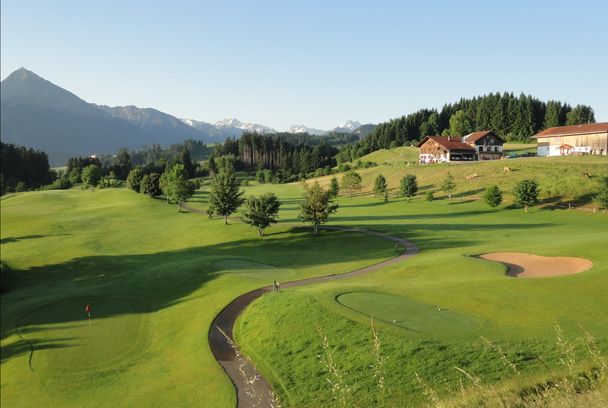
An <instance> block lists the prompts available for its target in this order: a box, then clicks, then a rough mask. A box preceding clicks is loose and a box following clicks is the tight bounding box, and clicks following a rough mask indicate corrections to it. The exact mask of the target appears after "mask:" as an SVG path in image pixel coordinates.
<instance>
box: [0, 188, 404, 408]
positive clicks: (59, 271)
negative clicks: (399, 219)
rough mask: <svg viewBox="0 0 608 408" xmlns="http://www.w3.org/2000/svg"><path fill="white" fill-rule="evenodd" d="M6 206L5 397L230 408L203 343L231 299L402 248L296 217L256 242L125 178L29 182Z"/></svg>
mask: <svg viewBox="0 0 608 408" xmlns="http://www.w3.org/2000/svg"><path fill="white" fill-rule="evenodd" d="M193 205H198V206H200V207H202V208H204V207H205V206H206V200H205V195H204V194H202V193H200V192H199V193H197V196H196V197H195V198H194V203H193ZM290 207H295V204H288V203H287V202H286V204H285V208H286V209H288V208H290ZM1 209H2V213H1V216H2V229H1V236H2V243H1V245H2V246H1V250H2V262H4V263H6V264H8V265H9V266H10V267H11V268H12V269H13V271H14V275H15V277H16V289H15V290H13V291H11V292H9V293H8V294H3V295H2V298H1V308H0V309H1V332H0V334H1V343H0V344H1V357H2V360H1V361H2V363H1V366H0V370H1V385H2V393H1V403H2V406H23V407H26V406H34V405H36V406H40V405H43V406H84V405H91V404H92V405H95V406H115V405H116V402H117V401H120V405H121V406H195V405H196V406H200V405H204V406H214V407H232V406H234V405H235V395H234V392H233V387H232V384H231V383H230V381H229V379H228V378H227V377H226V376H225V375H224V372H223V371H222V369H221V368H220V367H219V365H217V363H216V362H215V360H214V359H213V357H212V355H211V353H210V350H209V347H208V345H207V342H206V341H207V331H208V329H209V326H210V324H211V320H212V319H213V317H214V316H215V315H216V314H217V313H218V312H219V311H220V310H221V309H222V308H223V307H224V306H225V305H226V304H227V303H229V302H230V300H232V299H233V298H235V297H236V296H237V295H239V294H242V293H244V292H246V291H248V290H251V289H254V288H257V287H260V286H265V285H268V284H270V283H271V282H272V280H273V279H278V280H280V281H283V280H286V279H297V278H300V277H306V276H312V275H325V274H329V273H334V272H340V271H343V272H345V271H348V270H350V269H353V268H356V267H358V266H363V265H368V264H372V263H376V262H378V261H380V260H382V259H385V258H387V257H389V256H391V254H392V253H393V248H391V247H390V246H387V244H386V242H385V241H384V240H380V239H370V238H369V237H367V236H364V235H362V234H347V233H324V234H323V235H322V236H320V237H313V236H312V235H311V234H310V232H309V231H307V230H300V229H292V228H291V227H289V226H277V227H273V228H270V229H269V230H268V233H269V234H272V235H269V236H268V237H265V238H264V239H260V238H258V236H257V232H256V231H255V230H253V229H251V228H249V227H248V226H246V225H244V224H241V223H238V222H236V221H233V222H231V225H228V226H225V225H223V220H219V219H211V220H210V219H208V218H207V217H206V216H204V215H202V214H197V213H181V214H178V213H177V212H176V207H175V206H174V205H171V206H169V205H167V204H165V203H164V201H163V200H162V199H157V200H153V199H150V198H148V197H147V196H144V195H140V194H134V193H133V192H131V191H129V190H127V189H109V190H96V191H94V192H91V191H83V190H80V189H72V190H67V191H44V192H31V193H20V194H14V195H11V196H9V197H7V198H3V199H2V201H1ZM279 255H280V256H279ZM243 262H245V263H249V264H252V265H257V266H256V267H248V268H243V267H242V264H243ZM235 265H236V266H235ZM260 265H261V266H262V267H260ZM86 304H90V305H91V309H92V320H91V324H90V325H89V324H88V321H87V316H86V313H85V311H84V308H85V306H86Z"/></svg>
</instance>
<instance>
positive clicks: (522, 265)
mask: <svg viewBox="0 0 608 408" xmlns="http://www.w3.org/2000/svg"><path fill="white" fill-rule="evenodd" d="M479 257H480V258H483V259H487V260H489V261H497V262H500V263H502V264H505V265H507V267H508V268H509V270H508V271H507V275H509V276H513V277H517V278H544V277H547V276H562V275H572V274H574V273H579V272H584V271H586V270H588V269H589V268H591V267H592V266H593V262H591V261H590V260H588V259H585V258H572V257H566V256H539V255H530V254H523V253H519V252H494V253H491V254H484V255H480V256H479Z"/></svg>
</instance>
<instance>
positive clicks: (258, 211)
mask: <svg viewBox="0 0 608 408" xmlns="http://www.w3.org/2000/svg"><path fill="white" fill-rule="evenodd" d="M280 207H281V202H280V201H279V200H278V199H277V197H276V196H275V195H274V194H273V193H266V194H263V195H261V196H259V197H256V196H250V197H248V198H247V199H246V200H245V212H244V213H243V222H245V223H246V224H249V225H251V226H252V227H255V228H257V230H258V234H260V237H263V236H264V230H265V229H266V228H268V227H269V226H270V225H271V224H276V223H277V215H278V213H279V208H280Z"/></svg>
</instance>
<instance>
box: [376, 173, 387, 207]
mask: <svg viewBox="0 0 608 408" xmlns="http://www.w3.org/2000/svg"><path fill="white" fill-rule="evenodd" d="M374 194H375V195H376V196H379V197H383V198H384V201H385V202H386V201H388V184H387V183H386V179H385V178H384V176H383V175H382V174H378V177H376V180H375V181H374Z"/></svg>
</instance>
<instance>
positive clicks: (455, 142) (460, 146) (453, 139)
mask: <svg viewBox="0 0 608 408" xmlns="http://www.w3.org/2000/svg"><path fill="white" fill-rule="evenodd" d="M429 139H430V140H433V141H435V142H437V143H439V144H440V145H442V146H443V147H445V148H446V149H448V150H473V151H474V150H475V149H474V148H473V147H471V146H469V145H468V144H466V143H462V138H461V137H460V136H427V137H425V138H424V139H422V141H421V142H420V143H418V145H417V147H421V146H422V145H423V144H425V143H426V142H427V141H428V140H429Z"/></svg>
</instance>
